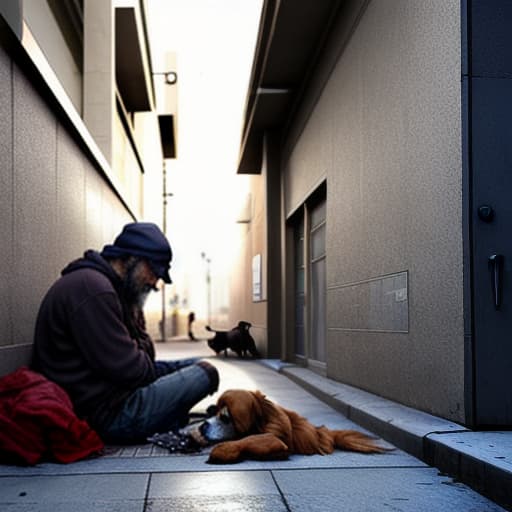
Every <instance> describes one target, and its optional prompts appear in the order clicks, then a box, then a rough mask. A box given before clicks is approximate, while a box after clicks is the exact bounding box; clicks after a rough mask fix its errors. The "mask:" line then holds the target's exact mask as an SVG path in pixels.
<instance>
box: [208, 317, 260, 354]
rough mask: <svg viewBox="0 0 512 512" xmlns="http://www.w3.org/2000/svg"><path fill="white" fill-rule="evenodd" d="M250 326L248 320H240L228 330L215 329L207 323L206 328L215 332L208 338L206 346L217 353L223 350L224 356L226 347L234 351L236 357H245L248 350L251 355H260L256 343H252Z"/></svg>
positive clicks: (226, 352) (226, 351) (226, 350)
mask: <svg viewBox="0 0 512 512" xmlns="http://www.w3.org/2000/svg"><path fill="white" fill-rule="evenodd" d="M251 326H252V325H251V324H250V323H249V322H244V321H241V322H238V325H237V326H236V327H233V329H231V330H230V331H215V330H214V329H212V328H211V327H210V326H209V325H207V326H206V330H207V331H210V332H214V333H215V336H214V337H213V338H211V339H209V340H208V346H209V347H210V348H211V349H212V350H213V351H214V352H215V353H216V354H217V355H218V354H219V353H220V352H222V351H224V356H225V357H227V356H228V348H229V349H231V350H232V351H233V352H236V353H237V354H238V357H245V356H246V355H247V352H249V354H251V355H252V357H260V354H259V352H258V350H257V349H256V343H254V339H253V337H252V336H251V335H250V333H249V329H250V327H251Z"/></svg>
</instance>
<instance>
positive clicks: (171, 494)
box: [146, 471, 287, 512]
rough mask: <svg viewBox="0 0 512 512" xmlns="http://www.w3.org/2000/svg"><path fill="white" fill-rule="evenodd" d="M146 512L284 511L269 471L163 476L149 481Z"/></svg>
mask: <svg viewBox="0 0 512 512" xmlns="http://www.w3.org/2000/svg"><path fill="white" fill-rule="evenodd" d="M146 510H147V512H161V511H162V512H163V511H168V510H173V511H177V512H182V511H183V512H185V511H187V512H188V511H196V510H197V511H201V512H204V511H206V512H208V511H212V512H213V511H215V512H217V511H219V510H226V511H228V510H229V511H251V512H254V511H262V512H263V511H269V512H274V511H275V512H280V511H283V512H284V511H286V510H287V509H286V506H285V504H284V503H283V501H282V498H281V495H280V493H279V490H278V489H277V487H276V485H275V483H274V480H273V478H272V475H271V473H270V472H269V471H251V472H240V471H230V472H218V473H171V474H169V473H167V474H158V475H153V476H152V478H151V483H150V488H149V493H148V501H147V509H146Z"/></svg>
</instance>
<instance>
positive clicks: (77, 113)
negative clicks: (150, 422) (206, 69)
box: [0, 0, 174, 375]
mask: <svg viewBox="0 0 512 512" xmlns="http://www.w3.org/2000/svg"><path fill="white" fill-rule="evenodd" d="M172 122H173V119H172V116H171V117H170V118H164V119H163V123H164V125H165V124H166V123H167V125H169V123H170V125H171V130H170V131H169V126H167V127H166V130H167V134H168V139H167V141H166V144H167V147H164V151H165V150H167V155H166V156H172V155H170V153H169V145H170V146H171V147H172V148H173V147H174V132H173V130H172ZM159 128H160V126H159V118H158V117H157V113H156V110H155V100H154V92H153V77H152V72H151V67H150V56H149V51H148V45H147V33H146V27H145V20H144V8H143V4H142V3H140V2H138V1H130V0H126V1H124V0H123V1H121V0H116V1H110V0H108V1H105V0H77V1H50V0H49V1H40V0H24V1H21V0H19V1H17V0H4V1H1V2H0V211H1V218H2V222H1V223H0V233H1V238H2V244H1V249H0V252H1V258H2V261H3V265H2V270H0V274H1V275H0V294H1V297H2V307H1V308H0V326H1V332H2V336H1V338H0V374H2V375H3V374H5V373H7V372H9V371H12V370H14V369H16V368H17V367H18V366H20V365H22V364H27V363H28V362H29V360H30V354H31V347H32V337H33V329H34V324H35V319H36V315H37V310H38V307H39V304H40V302H41V299H42V297H43V295H44V293H46V290H47V289H48V287H49V286H50V285H51V283H52V282H53V281H54V280H55V279H56V278H57V277H58V276H59V274H60V271H61V269H62V268H63V267H64V266H65V265H66V264H67V263H68V262H69V261H71V260H73V259H75V258H77V257H80V256H81V255H82V254H83V252H84V250H86V249H87V248H93V249H99V250H101V248H102V247H103V245H104V244H106V243H111V241H112V240H113V238H114V237H115V235H116V234H117V233H119V232H120V230H121V228H122V226H123V225H124V224H125V223H126V222H131V221H133V220H138V219H144V220H150V221H154V222H158V223H161V221H162V201H161V198H162V169H163V164H162V163H163V156H164V155H163V153H162V144H161V143H162V140H161V137H160V134H161V131H160V129H159ZM169 137H171V139H169ZM171 152H172V151H171ZM148 197H152V198H153V200H152V201H150V203H151V205H152V210H147V209H145V206H144V205H145V204H147V203H148V201H147V198H148ZM155 198H156V199H157V200H156V201H155Z"/></svg>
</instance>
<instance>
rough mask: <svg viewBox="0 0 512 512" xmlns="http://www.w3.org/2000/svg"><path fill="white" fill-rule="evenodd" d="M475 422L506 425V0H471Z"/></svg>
mask: <svg viewBox="0 0 512 512" xmlns="http://www.w3.org/2000/svg"><path fill="white" fill-rule="evenodd" d="M470 9H471V27H470V28H471V31H470V37H471V40H470V43H471V46H470V49H471V51H470V52H469V55H470V60H469V66H468V69H469V72H468V76H469V78H468V81H467V84H468V87H469V89H468V90H469V119H470V123H469V128H470V129H469V139H468V142H469V147H470V151H469V155H470V163H469V170H470V174H469V176H470V182H469V183H470V203H469V205H470V210H471V214H470V228H471V242H472V243H471V276H472V279H471V285H472V310H473V317H472V319H473V326H472V327H473V371H474V376H473V403H472V405H473V408H474V410H473V416H474V417H473V423H474V426H480V427H491V426H512V73H511V72H512V60H511V59H510V57H511V56H512V50H511V48H512V31H511V30H510V26H512V5H511V4H510V3H506V2H501V1H500V2H497V1H495V0H491V1H486V2H477V1H473V2H470Z"/></svg>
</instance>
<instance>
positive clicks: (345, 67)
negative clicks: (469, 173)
mask: <svg viewBox="0 0 512 512" xmlns="http://www.w3.org/2000/svg"><path fill="white" fill-rule="evenodd" d="M460 37H461V36H460V4H459V2H458V1H455V0H450V1H445V0H430V1H424V0H393V1H384V0H374V1H372V2H370V4H369V5H368V8H367V10H366V11H365V13H364V16H363V17H362V19H361V20H360V23H359V25H358V27H357V29H356V30H355V32H354V34H353V35H352V38H351V40H350V42H349V44H348V45H347V47H346V48H345V50H344V52H343V54H342V55H341V57H340V59H339V61H338V63H337V65H336V68H335V69H334V71H333V73H332V75H331V77H330V80H329V82H328V83H327V85H326V87H325V88H324V90H323V92H322V95H321V97H320V99H319V102H318V104H317V105H316V107H315V110H314V112H313V113H312V115H311V116H310V118H309V121H308V123H307V125H306V126H305V128H304V131H303V133H302V135H301V137H300V139H299V141H298V143H297V145H296V147H295V148H294V150H293V152H292V154H291V157H290V159H289V161H288V162H286V163H285V184H286V195H285V197H286V212H287V214H289V213H290V212H291V211H293V209H294V208H296V207H297V206H298V204H300V202H301V201H303V200H304V198H305V197H307V195H308V193H309V192H310V191H311V190H312V188H313V187H314V185H315V183H318V181H319V180H320V179H321V178H322V177H323V176H324V175H326V176H327V208H328V211H327V287H328V292H327V308H328V311H327V323H328V325H327V327H328V340H327V354H328V356H327V361H328V367H327V371H328V376H329V377H332V378H334V379H337V380H340V381H343V382H346V383H349V384H352V385H355V386H359V387H362V388H365V389H368V390H370V391H372V392H375V393H377V394H380V395H383V396H386V397H389V398H391V399H394V400H397V401H400V402H402V403H405V404H407V405H411V406H413V407H417V408H420V409H423V410H426V411H430V412H432V413H434V414H438V415H441V416H444V417H447V418H450V419H452V420H455V421H463V419H464V405H463V403H464V402H463V398H464V397H463V389H464V374H463V368H464V351H463V305H462V284H463V283H462V210H461V125H460V118H461V92H460V77H461V71H460V61H461V50H460ZM404 273H406V275H407V279H406V281H407V288H406V290H405V291H404V290H402V289H400V290H399V289H398V288H397V289H389V290H387V291H386V289H385V287H384V285H382V286H381V283H384V281H385V280H386V279H385V276H388V275H390V274H397V275H399V278H400V279H401V281H400V282H401V283H403V277H402V276H403V275H404ZM375 283H376V284H375ZM401 287H402V285H400V286H399V288H401ZM368 290H370V291H368ZM372 290H374V291H375V290H376V293H373V294H372V293H371V291H372ZM348 292H350V293H348ZM354 297H357V300H355V299H354ZM403 301H407V302H408V304H407V306H408V307H407V310H408V318H407V329H406V332H401V331H403V328H398V327H397V328H396V329H394V328H393V323H392V322H391V328H390V327H389V325H390V324H386V325H387V327H386V328H385V329H382V330H379V329H378V328H375V324H374V323H373V322H372V318H373V319H374V318H376V312H377V310H378V314H379V315H382V311H384V312H385V311H388V314H389V315H393V314H394V311H395V309H396V308H395V306H396V305H397V304H398V303H402V304H401V310H402V311H403ZM386 308H387V309H386ZM340 311H343V315H342V318H340ZM355 325H357V329H354V326H355ZM400 325H401V326H402V327H403V325H404V324H403V323H401V324H400Z"/></svg>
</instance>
